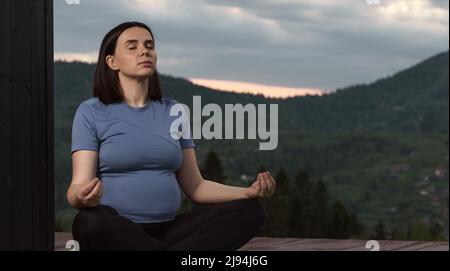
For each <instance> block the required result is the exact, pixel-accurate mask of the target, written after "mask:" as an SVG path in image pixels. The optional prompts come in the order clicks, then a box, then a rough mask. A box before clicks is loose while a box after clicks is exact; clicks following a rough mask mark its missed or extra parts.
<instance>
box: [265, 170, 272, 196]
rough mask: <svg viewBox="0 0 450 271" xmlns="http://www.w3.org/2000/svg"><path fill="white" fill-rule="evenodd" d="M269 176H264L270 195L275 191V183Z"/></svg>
mask: <svg viewBox="0 0 450 271" xmlns="http://www.w3.org/2000/svg"><path fill="white" fill-rule="evenodd" d="M268 175H269V174H268V173H266V174H264V177H265V178H264V179H265V181H266V184H267V187H268V189H269V193H272V192H273V191H274V187H273V183H272V181H271V180H270V178H269V176H268Z"/></svg>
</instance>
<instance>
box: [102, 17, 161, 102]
mask: <svg viewBox="0 0 450 271" xmlns="http://www.w3.org/2000/svg"><path fill="white" fill-rule="evenodd" d="M136 26H137V27H141V28H144V29H146V30H147V31H148V32H150V34H151V35H152V38H153V39H155V38H154V36H153V33H152V30H151V29H150V27H148V26H147V25H145V24H143V23H140V22H125V23H122V24H120V25H118V26H116V27H114V28H113V29H111V30H110V31H109V32H108V33H107V34H106V36H105V37H104V38H103V41H102V45H101V46H100V52H99V54H98V61H97V66H96V68H95V76H94V97H98V98H99V100H100V101H101V102H102V103H104V104H111V103H118V102H121V101H124V98H125V97H124V94H123V90H122V88H121V87H120V84H119V76H118V75H117V73H116V72H115V71H113V70H111V69H110V68H109V66H108V65H107V63H106V56H108V55H114V52H115V50H116V46H117V40H118V39H119V36H120V35H121V34H122V33H123V32H124V31H125V30H127V29H128V28H131V27H136ZM148 95H149V99H151V100H160V101H161V98H162V96H163V93H162V89H161V84H160V80H159V74H158V71H157V70H155V72H154V73H153V75H152V76H151V77H150V79H149V84H148Z"/></svg>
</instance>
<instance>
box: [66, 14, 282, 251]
mask: <svg viewBox="0 0 450 271" xmlns="http://www.w3.org/2000/svg"><path fill="white" fill-rule="evenodd" d="M156 61H157V55H156V49H155V40H154V36H153V34H152V32H151V30H150V28H149V27H148V26H147V25H145V24H142V23H139V22H126V23H123V24H120V25H118V26H116V27H115V28H113V29H112V30H111V31H109V32H108V33H107V34H106V36H105V37H104V39H103V41H102V44H101V47H100V52H99V58H98V62H97V67H96V71H95V78H94V95H93V96H94V97H92V98H90V99H88V100H86V101H84V102H82V103H81V104H80V106H79V107H78V109H77V111H76V113H75V117H74V120H73V126H72V146H71V154H72V172H73V174H72V181H71V184H70V186H69V189H68V191H67V199H68V202H69V203H70V205H71V206H72V207H74V208H76V209H78V210H79V211H78V214H77V215H76V217H75V219H74V221H73V227H72V233H73V237H74V239H75V240H77V241H78V242H79V243H80V249H81V250H188V251H189V250H205V251H206V250H237V249H239V248H240V247H242V246H243V245H245V244H246V243H247V242H248V241H249V240H250V239H252V238H253V237H254V236H255V234H256V232H257V230H258V229H259V228H261V227H262V226H263V225H264V222H265V219H266V217H265V212H264V209H263V207H262V205H261V203H260V202H259V199H260V198H265V197H270V196H272V195H273V193H274V192H275V188H276V182H275V180H274V179H273V178H272V176H271V175H270V174H269V173H268V172H263V173H260V174H258V176H257V178H256V180H255V181H254V182H253V183H252V184H251V186H249V187H245V188H244V187H235V186H228V185H223V184H219V183H217V182H214V180H213V181H210V180H205V179H203V178H202V176H201V174H200V171H199V169H198V165H197V161H196V156H195V148H196V146H195V144H194V142H193V140H192V139H191V137H182V138H179V139H175V137H173V136H172V132H171V124H172V122H173V121H175V120H176V117H174V116H171V115H170V109H171V108H172V106H174V105H176V104H177V102H176V101H174V100H172V99H169V98H167V97H163V94H162V91H161V87H160V84H159V77H158V72H157V69H156ZM185 124H186V123H185ZM180 188H181V190H183V192H184V193H185V195H186V196H187V197H188V199H190V200H191V201H193V202H195V203H197V205H196V206H195V207H194V208H193V209H191V210H190V211H187V212H184V213H181V214H178V211H179V208H180V207H181V190H180Z"/></svg>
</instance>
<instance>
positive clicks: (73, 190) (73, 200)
mask: <svg viewBox="0 0 450 271" xmlns="http://www.w3.org/2000/svg"><path fill="white" fill-rule="evenodd" d="M79 187H80V186H79V185H74V184H72V185H70V187H69V189H68V190H67V201H68V202H69V204H70V206H72V207H73V208H75V209H81V208H83V207H84V205H83V203H82V202H81V201H79V200H78V199H77V196H76V195H77V190H78V188H79Z"/></svg>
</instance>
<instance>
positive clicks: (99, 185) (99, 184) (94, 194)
mask: <svg viewBox="0 0 450 271" xmlns="http://www.w3.org/2000/svg"><path fill="white" fill-rule="evenodd" d="M101 188H102V182H100V181H98V182H97V184H96V185H95V187H94V189H92V192H91V193H90V194H89V195H87V196H86V198H85V199H86V200H91V199H93V198H94V197H98V195H99V192H100V189H101Z"/></svg>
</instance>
